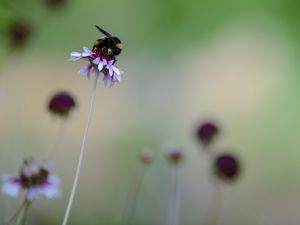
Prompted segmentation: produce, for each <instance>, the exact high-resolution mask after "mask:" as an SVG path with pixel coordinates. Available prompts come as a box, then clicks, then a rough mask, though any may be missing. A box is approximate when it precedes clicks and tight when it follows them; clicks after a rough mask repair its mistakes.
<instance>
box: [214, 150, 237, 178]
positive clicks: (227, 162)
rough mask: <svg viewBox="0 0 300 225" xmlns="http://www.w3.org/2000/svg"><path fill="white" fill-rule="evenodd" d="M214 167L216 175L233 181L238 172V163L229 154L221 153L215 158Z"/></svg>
mask: <svg viewBox="0 0 300 225" xmlns="http://www.w3.org/2000/svg"><path fill="white" fill-rule="evenodd" d="M214 169H215V172H216V175H217V176H218V177H220V178H222V179H223V180H227V181H233V180H235V179H236V178H237V177H238V175H239V174H240V163H239V161H238V159H237V158H236V157H235V156H233V155H231V154H222V155H219V156H217V157H216V158H215V161H214Z"/></svg>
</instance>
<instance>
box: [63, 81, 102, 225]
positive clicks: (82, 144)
mask: <svg viewBox="0 0 300 225" xmlns="http://www.w3.org/2000/svg"><path fill="white" fill-rule="evenodd" d="M97 81H98V77H96V78H95V81H94V87H93V92H92V96H91V99H90V105H89V111H88V115H87V122H86V127H85V130H84V134H83V138H82V142H81V148H80V155H79V159H78V163H77V168H76V173H75V178H74V182H73V186H72V191H71V194H70V198H69V202H68V206H67V209H66V212H65V215H64V219H63V223H62V225H66V224H67V223H68V219H69V214H70V211H71V207H72V204H73V200H74V196H75V192H76V188H77V183H78V178H79V174H80V169H81V164H82V160H83V155H84V151H85V145H86V140H87V135H88V131H89V128H90V124H91V118H92V113H93V108H94V107H93V106H94V100H95V96H96V89H97Z"/></svg>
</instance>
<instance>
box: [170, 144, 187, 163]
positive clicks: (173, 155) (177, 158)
mask: <svg viewBox="0 0 300 225" xmlns="http://www.w3.org/2000/svg"><path fill="white" fill-rule="evenodd" d="M166 157H167V159H168V160H169V161H170V162H171V163H173V164H178V163H179V162H181V161H182V159H183V152H182V150H181V149H180V148H178V147H176V146H170V147H168V148H167V150H166Z"/></svg>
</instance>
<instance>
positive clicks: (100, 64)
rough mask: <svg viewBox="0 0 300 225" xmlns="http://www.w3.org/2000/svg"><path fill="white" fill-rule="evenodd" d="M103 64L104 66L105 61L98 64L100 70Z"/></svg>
mask: <svg viewBox="0 0 300 225" xmlns="http://www.w3.org/2000/svg"><path fill="white" fill-rule="evenodd" d="M103 66H104V63H103V62H99V64H98V70H99V71H102V69H103Z"/></svg>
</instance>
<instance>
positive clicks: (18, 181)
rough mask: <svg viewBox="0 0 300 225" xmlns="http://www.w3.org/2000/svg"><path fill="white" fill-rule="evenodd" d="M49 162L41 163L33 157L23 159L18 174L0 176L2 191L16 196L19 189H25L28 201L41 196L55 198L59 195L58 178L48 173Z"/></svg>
mask: <svg viewBox="0 0 300 225" xmlns="http://www.w3.org/2000/svg"><path fill="white" fill-rule="evenodd" d="M50 167H51V165H50V164H46V163H44V164H42V163H39V162H37V161H34V160H33V159H29V160H25V161H24V164H23V166H22V168H21V172H20V174H19V176H10V175H5V176H3V177H2V180H3V186H2V193H4V194H6V195H9V196H13V197H17V196H18V195H19V194H20V192H21V190H22V189H24V190H27V195H26V198H27V199H28V200H30V201H33V200H36V199H38V198H41V197H45V198H49V199H52V198H56V197H59V196H60V195H61V191H60V179H59V178H58V177H57V176H55V175H50V174H49V173H50Z"/></svg>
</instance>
